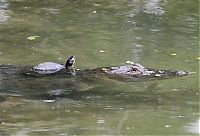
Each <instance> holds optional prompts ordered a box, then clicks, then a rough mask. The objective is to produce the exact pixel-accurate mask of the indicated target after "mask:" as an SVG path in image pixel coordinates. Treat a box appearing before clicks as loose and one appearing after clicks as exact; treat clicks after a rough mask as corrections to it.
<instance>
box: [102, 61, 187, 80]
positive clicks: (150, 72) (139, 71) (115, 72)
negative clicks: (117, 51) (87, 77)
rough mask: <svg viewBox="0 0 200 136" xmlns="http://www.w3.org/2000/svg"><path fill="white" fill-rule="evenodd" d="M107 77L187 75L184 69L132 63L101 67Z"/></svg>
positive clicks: (136, 78)
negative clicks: (151, 66)
mask: <svg viewBox="0 0 200 136" xmlns="http://www.w3.org/2000/svg"><path fill="white" fill-rule="evenodd" d="M101 71H102V72H103V73H105V74H106V75H107V76H108V78H113V79H120V80H126V81H133V80H141V79H147V80H148V79H152V78H153V79H166V78H170V77H180V76H186V75H188V73H187V72H185V71H181V70H178V71H171V70H156V69H150V68H145V67H144V66H142V65H141V64H138V63H134V64H132V65H122V66H114V67H105V68H101Z"/></svg>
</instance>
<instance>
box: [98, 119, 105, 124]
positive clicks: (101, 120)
mask: <svg viewBox="0 0 200 136" xmlns="http://www.w3.org/2000/svg"><path fill="white" fill-rule="evenodd" d="M104 123H105V120H104V119H98V120H97V124H104Z"/></svg>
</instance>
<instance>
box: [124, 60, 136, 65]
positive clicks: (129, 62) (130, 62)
mask: <svg viewBox="0 0 200 136" xmlns="http://www.w3.org/2000/svg"><path fill="white" fill-rule="evenodd" d="M126 63H127V64H132V65H133V64H135V63H134V62H132V61H130V60H128V61H126Z"/></svg>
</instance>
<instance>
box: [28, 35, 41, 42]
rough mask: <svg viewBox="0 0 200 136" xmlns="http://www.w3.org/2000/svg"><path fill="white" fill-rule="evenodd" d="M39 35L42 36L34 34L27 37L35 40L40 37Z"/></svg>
mask: <svg viewBox="0 0 200 136" xmlns="http://www.w3.org/2000/svg"><path fill="white" fill-rule="evenodd" d="M38 37H40V36H37V35H33V36H29V37H27V39H28V40H30V41H33V40H35V39H36V38H38Z"/></svg>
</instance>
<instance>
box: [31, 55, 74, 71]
mask: <svg viewBox="0 0 200 136" xmlns="http://www.w3.org/2000/svg"><path fill="white" fill-rule="evenodd" d="M74 63H75V58H74V56H70V57H69V58H68V59H67V61H66V64H65V65H63V64H58V63H55V62H44V63H40V64H38V65H36V66H34V67H33V68H32V70H33V71H34V72H36V73H39V74H53V73H56V72H58V71H60V70H61V69H63V68H66V69H69V67H72V66H73V65H74Z"/></svg>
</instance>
